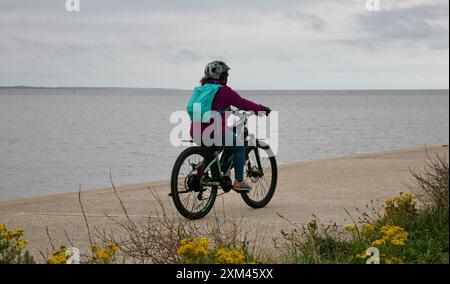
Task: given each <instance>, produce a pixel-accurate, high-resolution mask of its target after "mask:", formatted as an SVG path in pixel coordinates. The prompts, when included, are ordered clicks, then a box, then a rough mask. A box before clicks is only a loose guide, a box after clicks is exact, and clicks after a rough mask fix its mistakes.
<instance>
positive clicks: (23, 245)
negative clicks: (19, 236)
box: [14, 240, 28, 250]
mask: <svg viewBox="0 0 450 284" xmlns="http://www.w3.org/2000/svg"><path fill="white" fill-rule="evenodd" d="M14 243H15V244H16V246H17V247H18V248H19V249H21V250H22V249H24V248H25V247H26V246H27V245H28V242H26V241H19V240H17V241H15V242H14Z"/></svg>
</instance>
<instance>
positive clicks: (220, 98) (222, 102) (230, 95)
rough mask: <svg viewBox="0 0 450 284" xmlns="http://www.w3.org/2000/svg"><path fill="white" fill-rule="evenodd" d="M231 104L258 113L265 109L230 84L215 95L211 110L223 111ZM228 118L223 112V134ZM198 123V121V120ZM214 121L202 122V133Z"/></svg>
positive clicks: (213, 82)
mask: <svg viewBox="0 0 450 284" xmlns="http://www.w3.org/2000/svg"><path fill="white" fill-rule="evenodd" d="M208 83H212V84H220V82H218V81H208ZM230 106H234V107H237V108H238V109H240V110H245V111H253V112H255V113H258V112H260V111H264V106H263V105H260V104H256V103H254V102H252V101H249V100H246V99H244V98H243V97H241V96H240V95H239V94H238V93H236V92H235V91H234V90H233V89H231V88H230V87H228V86H223V87H222V88H220V89H219V91H218V92H217V94H216V96H215V97H214V101H213V104H212V107H211V110H215V111H222V110H224V109H227V108H229V107H230ZM227 118H228V117H225V113H223V114H222V135H223V134H225V131H226V130H227ZM197 123H198V122H197ZM213 123H214V120H212V122H211V123H202V125H201V129H202V133H203V131H204V130H205V129H206V128H207V127H208V126H210V125H211V124H213ZM194 124H195V123H194V122H192V123H191V132H190V133H191V137H193V131H194V130H193V129H194Z"/></svg>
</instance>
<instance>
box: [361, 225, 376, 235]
mask: <svg viewBox="0 0 450 284" xmlns="http://www.w3.org/2000/svg"><path fill="white" fill-rule="evenodd" d="M375 230H376V226H375V224H372V223H367V224H365V225H364V227H363V229H362V232H361V234H362V235H363V236H367V235H370V234H372V233H373V232H375Z"/></svg>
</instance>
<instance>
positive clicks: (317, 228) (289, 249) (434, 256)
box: [281, 156, 449, 264]
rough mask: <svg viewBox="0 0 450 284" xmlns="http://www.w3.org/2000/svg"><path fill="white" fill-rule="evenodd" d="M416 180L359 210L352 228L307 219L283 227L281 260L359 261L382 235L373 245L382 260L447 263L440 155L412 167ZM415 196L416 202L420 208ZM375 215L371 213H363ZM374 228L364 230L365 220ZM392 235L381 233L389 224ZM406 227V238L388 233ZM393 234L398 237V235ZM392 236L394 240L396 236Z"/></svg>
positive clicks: (446, 218)
mask: <svg viewBox="0 0 450 284" xmlns="http://www.w3.org/2000/svg"><path fill="white" fill-rule="evenodd" d="M412 175H413V177H414V178H415V179H416V183H417V184H416V185H413V186H411V187H410V189H412V191H413V192H414V194H415V196H416V198H415V199H414V200H413V199H411V197H412V195H404V194H401V195H400V197H397V198H395V199H392V200H390V201H386V204H385V206H384V207H382V208H379V209H375V208H374V207H373V206H372V207H369V206H367V207H366V208H368V209H369V210H370V211H372V212H366V213H361V214H360V216H356V217H357V218H353V217H352V219H355V220H358V221H355V224H354V225H355V226H354V228H356V229H355V230H353V231H352V229H351V228H349V229H348V230H347V231H346V230H345V229H342V228H338V227H337V226H336V225H331V226H326V225H318V223H317V221H312V222H311V223H310V224H308V225H307V226H303V227H302V228H298V227H297V228H295V229H294V230H292V232H291V233H284V235H283V236H284V238H285V239H286V243H285V246H284V250H283V257H282V260H281V262H283V263H298V264H363V263H365V262H366V258H367V257H366V256H365V252H366V250H367V249H368V248H369V247H374V246H375V245H374V243H373V242H374V241H382V240H384V243H383V244H379V245H378V246H377V248H378V249H379V251H380V254H381V255H380V261H381V263H382V264H389V263H405V264H448V263H449V205H448V198H449V188H448V162H447V161H446V160H445V159H443V158H442V157H439V156H437V157H435V158H434V159H432V158H430V161H428V162H427V163H426V165H425V168H424V170H423V171H422V172H420V173H417V172H412ZM416 201H419V202H420V205H421V206H420V208H419V206H417V204H416ZM368 216H376V217H368ZM366 224H369V225H370V226H373V228H374V229H372V230H371V231H366V232H364V229H363V228H364V225H366ZM394 227H395V229H394V230H397V231H395V232H400V233H396V234H393V236H390V237H387V233H384V234H383V233H382V231H383V228H384V232H386V230H388V229H389V228H394ZM401 232H406V233H407V238H406V241H404V240H403V239H402V241H401V244H400V245H398V244H395V243H394V241H393V239H395V238H401V235H402V233H401ZM397 240H398V239H397ZM397 240H396V241H397Z"/></svg>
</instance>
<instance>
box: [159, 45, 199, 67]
mask: <svg viewBox="0 0 450 284" xmlns="http://www.w3.org/2000/svg"><path fill="white" fill-rule="evenodd" d="M162 59H163V60H164V61H166V62H168V63H183V62H197V61H202V60H205V58H204V57H203V56H202V55H200V54H198V53H197V52H195V51H193V50H191V49H188V48H181V49H171V50H166V51H163V55H162Z"/></svg>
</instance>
